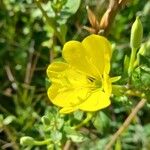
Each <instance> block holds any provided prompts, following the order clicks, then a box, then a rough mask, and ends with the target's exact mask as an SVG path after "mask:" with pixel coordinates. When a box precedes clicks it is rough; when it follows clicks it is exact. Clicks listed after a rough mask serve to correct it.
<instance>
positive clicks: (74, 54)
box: [62, 41, 98, 77]
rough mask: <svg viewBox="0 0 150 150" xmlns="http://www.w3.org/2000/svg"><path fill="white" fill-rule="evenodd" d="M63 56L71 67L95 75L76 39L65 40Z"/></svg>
mask: <svg viewBox="0 0 150 150" xmlns="http://www.w3.org/2000/svg"><path fill="white" fill-rule="evenodd" d="M62 55H63V58H64V59H65V60H66V61H67V62H68V63H69V64H70V65H71V66H73V67H75V68H76V69H78V70H80V71H81V72H84V73H85V74H87V75H89V76H93V77H96V76H97V74H98V73H97V72H96V71H95V68H93V66H91V64H89V62H88V59H89V58H88V57H87V53H86V51H85V48H84V47H83V46H82V44H81V43H80V42H78V41H69V42H67V43H66V44H65V45H64V47H63V51H62Z"/></svg>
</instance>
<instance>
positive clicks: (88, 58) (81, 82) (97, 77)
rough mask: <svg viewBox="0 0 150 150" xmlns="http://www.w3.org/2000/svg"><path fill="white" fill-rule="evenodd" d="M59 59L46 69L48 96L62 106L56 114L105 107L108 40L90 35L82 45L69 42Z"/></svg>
mask: <svg viewBox="0 0 150 150" xmlns="http://www.w3.org/2000/svg"><path fill="white" fill-rule="evenodd" d="M62 56H63V58H64V59H65V62H53V63H52V64H50V65H49V66H48V68H47V75H48V77H49V79H50V80H51V81H52V85H51V86H50V87H49V89H48V97H49V99H50V100H51V101H52V103H53V104H55V105H57V106H60V107H62V109H61V110H60V112H61V113H70V112H73V111H75V110H78V109H80V110H83V111H97V110H99V109H102V108H105V107H107V106H109V105H110V95H111V91H112V87H111V81H110V80H111V79H110V77H109V71H110V59H111V45H110V43H109V41H108V40H107V39H106V38H104V37H102V36H98V35H94V34H93V35H90V36H88V37H86V38H85V39H84V40H83V41H82V42H78V41H69V42H67V43H66V44H65V45H64V47H63V50H62Z"/></svg>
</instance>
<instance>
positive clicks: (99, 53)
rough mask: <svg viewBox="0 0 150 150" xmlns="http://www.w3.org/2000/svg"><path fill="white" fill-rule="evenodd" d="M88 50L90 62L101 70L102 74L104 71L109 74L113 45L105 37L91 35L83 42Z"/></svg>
mask: <svg viewBox="0 0 150 150" xmlns="http://www.w3.org/2000/svg"><path fill="white" fill-rule="evenodd" d="M82 45H83V46H84V48H85V50H86V54H87V56H88V60H89V61H91V63H92V64H93V66H95V67H96V68H97V70H99V72H100V73H101V74H103V73H104V71H105V72H106V73H107V74H108V73H109V70H110V59H111V55H112V52H111V45H110V43H109V41H108V40H107V39H106V38H104V37H103V36H99V35H95V34H93V35H90V36H88V37H86V38H85V39H84V40H83V41H82Z"/></svg>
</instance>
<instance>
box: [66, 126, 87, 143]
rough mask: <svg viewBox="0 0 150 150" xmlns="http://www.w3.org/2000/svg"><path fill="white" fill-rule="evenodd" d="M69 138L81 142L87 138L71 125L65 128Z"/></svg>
mask: <svg viewBox="0 0 150 150" xmlns="http://www.w3.org/2000/svg"><path fill="white" fill-rule="evenodd" d="M64 131H65V133H66V136H67V138H69V139H71V140H72V141H73V142H76V143H80V142H83V141H85V140H86V137H84V136H83V135H82V134H81V133H79V132H77V131H76V130H74V129H72V128H71V127H69V126H66V127H65V128H64Z"/></svg>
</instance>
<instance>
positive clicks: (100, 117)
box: [93, 111, 110, 133]
mask: <svg viewBox="0 0 150 150" xmlns="http://www.w3.org/2000/svg"><path fill="white" fill-rule="evenodd" d="M109 124H110V119H109V118H108V116H107V115H106V114H105V113H104V112H102V111H99V112H98V113H97V115H96V117H95V119H94V121H93V125H94V127H95V128H96V129H97V130H98V131H99V132H100V133H104V132H105V130H106V129H108V126H109Z"/></svg>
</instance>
